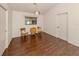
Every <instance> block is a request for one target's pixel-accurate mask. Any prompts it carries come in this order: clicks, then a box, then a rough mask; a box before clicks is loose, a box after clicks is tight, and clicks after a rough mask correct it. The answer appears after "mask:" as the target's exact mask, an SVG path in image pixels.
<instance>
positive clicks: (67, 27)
mask: <svg viewBox="0 0 79 59" xmlns="http://www.w3.org/2000/svg"><path fill="white" fill-rule="evenodd" d="M61 14H67V20H66V32H67V34H66V38H67V40H66V41H67V42H68V39H69V21H68V12H61V13H57V14H56V16H58V15H61ZM56 21H57V20H56ZM56 29H57V22H56ZM56 38H59V37H57V30H56ZM60 39H61V38H60Z"/></svg>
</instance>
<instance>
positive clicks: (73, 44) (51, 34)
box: [45, 32, 79, 47]
mask: <svg viewBox="0 0 79 59" xmlns="http://www.w3.org/2000/svg"><path fill="white" fill-rule="evenodd" d="M45 33H46V34H49V33H47V32H45ZM49 35H51V36H53V37H55V38H58V37H56V36H55V35H52V34H49ZM59 39H61V38H59ZM61 40H63V39H61ZM64 41H66V40H64ZM66 42H68V43H70V44H72V45H74V46H76V47H79V45H78V44H75V43H73V42H71V41H66Z"/></svg>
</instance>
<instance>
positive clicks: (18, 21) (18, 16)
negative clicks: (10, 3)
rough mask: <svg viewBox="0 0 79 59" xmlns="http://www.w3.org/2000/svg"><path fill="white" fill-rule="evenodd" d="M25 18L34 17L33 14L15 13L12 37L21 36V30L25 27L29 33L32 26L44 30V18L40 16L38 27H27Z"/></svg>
mask: <svg viewBox="0 0 79 59" xmlns="http://www.w3.org/2000/svg"><path fill="white" fill-rule="evenodd" d="M25 16H34V14H32V13H28V12H20V11H13V17H12V37H18V36H20V28H21V27H25V28H26V32H29V28H30V27H32V26H40V27H41V28H42V30H43V16H42V15H39V17H38V18H37V25H25Z"/></svg>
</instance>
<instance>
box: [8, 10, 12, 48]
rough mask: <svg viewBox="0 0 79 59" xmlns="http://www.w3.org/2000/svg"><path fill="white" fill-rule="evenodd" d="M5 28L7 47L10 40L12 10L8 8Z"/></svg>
mask: <svg viewBox="0 0 79 59" xmlns="http://www.w3.org/2000/svg"><path fill="white" fill-rule="evenodd" d="M7 24H8V25H7V30H8V41H7V43H8V44H7V47H8V45H9V44H10V42H11V40H12V10H10V9H8V22H7Z"/></svg>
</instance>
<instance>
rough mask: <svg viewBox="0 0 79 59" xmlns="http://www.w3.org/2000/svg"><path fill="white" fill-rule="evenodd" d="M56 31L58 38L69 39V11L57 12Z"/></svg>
mask: <svg viewBox="0 0 79 59" xmlns="http://www.w3.org/2000/svg"><path fill="white" fill-rule="evenodd" d="M56 33H57V37H58V38H60V39H63V40H66V41H67V39H68V13H67V12H65V13H59V14H57V19H56Z"/></svg>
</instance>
